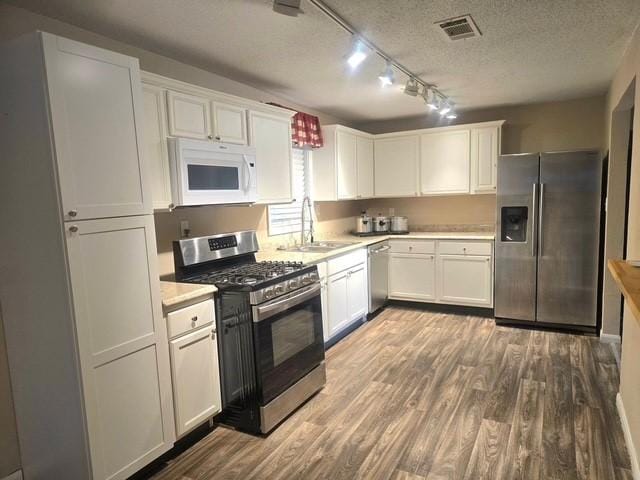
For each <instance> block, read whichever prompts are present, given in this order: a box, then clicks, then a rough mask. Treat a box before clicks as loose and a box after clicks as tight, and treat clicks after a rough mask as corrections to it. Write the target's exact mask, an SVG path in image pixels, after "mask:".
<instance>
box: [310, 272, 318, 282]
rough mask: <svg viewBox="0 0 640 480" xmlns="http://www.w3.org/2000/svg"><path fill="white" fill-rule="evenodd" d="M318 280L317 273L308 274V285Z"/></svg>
mask: <svg viewBox="0 0 640 480" xmlns="http://www.w3.org/2000/svg"><path fill="white" fill-rule="evenodd" d="M318 278H319V277H318V272H311V273H310V274H309V283H311V282H315V281H317V280H318Z"/></svg>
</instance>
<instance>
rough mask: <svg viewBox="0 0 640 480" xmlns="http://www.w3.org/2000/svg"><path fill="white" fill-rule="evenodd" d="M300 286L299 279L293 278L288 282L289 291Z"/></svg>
mask: <svg viewBox="0 0 640 480" xmlns="http://www.w3.org/2000/svg"><path fill="white" fill-rule="evenodd" d="M299 286H300V279H299V278H294V279H292V280H289V289H290V290H293V289H294V288H298V287H299Z"/></svg>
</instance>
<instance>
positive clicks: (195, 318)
mask: <svg viewBox="0 0 640 480" xmlns="http://www.w3.org/2000/svg"><path fill="white" fill-rule="evenodd" d="M214 319H215V315H214V310H213V300H206V301H204V302H200V303H196V304H195V305H190V306H188V307H185V308H181V309H180V310H176V311H174V312H170V313H168V314H167V331H168V332H169V338H174V337H177V336H178V335H182V334H183V333H187V332H190V331H192V330H195V329H197V328H200V327H203V326H205V325H207V324H209V323H211V322H213V321H214Z"/></svg>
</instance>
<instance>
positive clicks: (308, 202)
mask: <svg viewBox="0 0 640 480" xmlns="http://www.w3.org/2000/svg"><path fill="white" fill-rule="evenodd" d="M305 205H307V208H308V210H309V237H310V238H311V243H313V212H312V211H311V199H310V198H309V197H308V196H305V197H304V198H303V199H302V225H301V226H300V245H304V244H305V241H306V240H305V236H304V222H305V218H304V217H305V214H304V206H305Z"/></svg>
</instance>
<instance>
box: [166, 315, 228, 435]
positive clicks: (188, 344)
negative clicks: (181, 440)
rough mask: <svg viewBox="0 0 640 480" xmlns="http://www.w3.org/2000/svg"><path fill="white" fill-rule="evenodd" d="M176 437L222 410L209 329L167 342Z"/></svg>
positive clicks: (211, 331) (212, 339) (213, 341)
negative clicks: (168, 343) (169, 354)
mask: <svg viewBox="0 0 640 480" xmlns="http://www.w3.org/2000/svg"><path fill="white" fill-rule="evenodd" d="M169 348H170V351H171V379H172V380H173V404H174V409H175V418H176V434H177V436H178V437H181V436H182V435H184V434H185V433H187V432H189V431H190V430H193V429H194V428H195V427H197V426H198V425H200V424H202V423H203V422H205V421H206V420H208V419H209V418H211V417H212V416H213V415H215V414H216V413H218V412H220V411H221V410H222V400H221V397H220V371H219V369H218V346H217V344H216V337H215V333H214V331H213V329H212V327H211V326H209V327H205V328H201V329H199V330H196V331H195V332H192V333H189V334H187V335H184V336H182V337H179V338H176V339H175V340H171V343H170V346H169Z"/></svg>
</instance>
